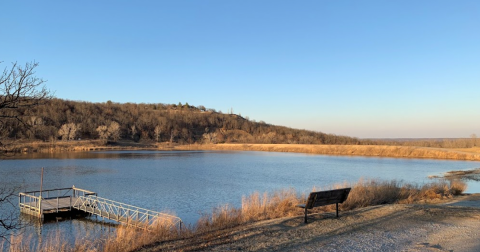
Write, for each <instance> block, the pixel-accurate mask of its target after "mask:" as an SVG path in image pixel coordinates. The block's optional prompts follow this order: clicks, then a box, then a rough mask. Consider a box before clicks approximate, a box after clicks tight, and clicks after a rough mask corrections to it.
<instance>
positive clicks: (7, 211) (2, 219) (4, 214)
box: [0, 186, 21, 244]
mask: <svg viewBox="0 0 480 252" xmlns="http://www.w3.org/2000/svg"><path fill="white" fill-rule="evenodd" d="M16 190H17V188H11V187H7V186H2V187H0V239H2V238H3V239H6V238H7V237H8V235H9V234H10V232H11V231H12V230H17V229H20V227H21V226H20V224H19V221H18V213H16V212H15V211H14V209H16V208H17V206H16V205H15V204H14V202H15V200H17V197H18V196H17V193H16ZM0 244H1V243H0Z"/></svg>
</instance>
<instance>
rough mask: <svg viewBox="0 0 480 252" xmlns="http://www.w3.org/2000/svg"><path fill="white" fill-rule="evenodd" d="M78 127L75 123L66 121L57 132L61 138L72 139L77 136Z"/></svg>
mask: <svg viewBox="0 0 480 252" xmlns="http://www.w3.org/2000/svg"><path fill="white" fill-rule="evenodd" d="M78 130H80V127H79V126H78V125H76V124H75V123H66V124H64V125H62V127H61V128H60V129H59V130H58V134H59V135H60V136H61V137H62V140H64V141H65V140H73V139H75V137H76V136H77V131H78Z"/></svg>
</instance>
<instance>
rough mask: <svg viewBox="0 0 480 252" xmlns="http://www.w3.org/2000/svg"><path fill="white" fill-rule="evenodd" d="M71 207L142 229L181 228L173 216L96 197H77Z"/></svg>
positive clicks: (178, 220)
mask: <svg viewBox="0 0 480 252" xmlns="http://www.w3.org/2000/svg"><path fill="white" fill-rule="evenodd" d="M73 207H74V208H76V209H79V210H82V211H85V212H87V213H91V214H95V215H97V216H100V217H104V218H107V219H110V220H115V221H117V222H120V223H123V224H125V225H128V226H135V227H138V228H143V229H155V228H158V227H165V228H177V227H178V228H179V229H181V228H182V220H181V219H180V218H179V217H177V216H173V215H169V214H165V213H160V212H156V211H151V210H148V209H144V208H140V207H136V206H132V205H128V204H124V203H121V202H117V201H113V200H109V199H104V198H100V197H98V196H93V195H89V196H79V197H77V198H76V201H75V203H74V204H73Z"/></svg>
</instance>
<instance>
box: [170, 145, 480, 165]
mask: <svg viewBox="0 0 480 252" xmlns="http://www.w3.org/2000/svg"><path fill="white" fill-rule="evenodd" d="M176 149H183V150H242V151H273V152H297V153H311V154H325V155H346V156H371V157H396V158H430V159H453V160H472V161H478V160H480V153H472V152H462V151H458V150H455V149H439V148H427V147H413V146H382V145H307V144H215V145H185V146H177V147H176Z"/></svg>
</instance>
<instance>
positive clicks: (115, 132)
mask: <svg viewBox="0 0 480 252" xmlns="http://www.w3.org/2000/svg"><path fill="white" fill-rule="evenodd" d="M108 133H109V135H110V136H111V137H112V140H113V141H114V142H116V141H118V139H119V138H120V124H118V123H117V122H111V123H110V125H109V126H108Z"/></svg>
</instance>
